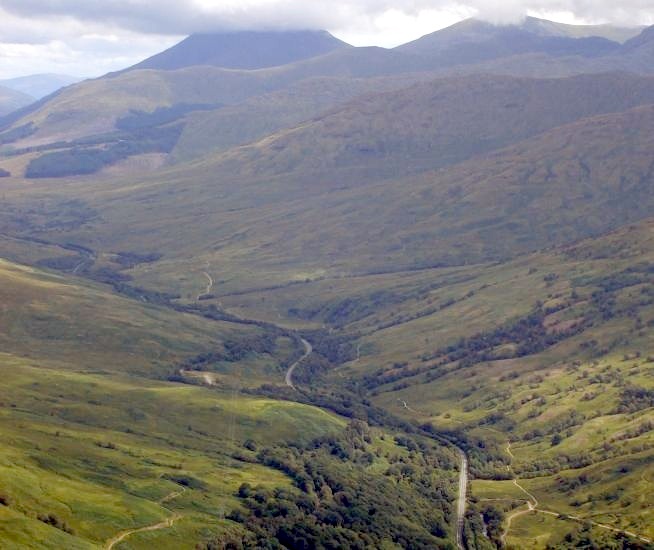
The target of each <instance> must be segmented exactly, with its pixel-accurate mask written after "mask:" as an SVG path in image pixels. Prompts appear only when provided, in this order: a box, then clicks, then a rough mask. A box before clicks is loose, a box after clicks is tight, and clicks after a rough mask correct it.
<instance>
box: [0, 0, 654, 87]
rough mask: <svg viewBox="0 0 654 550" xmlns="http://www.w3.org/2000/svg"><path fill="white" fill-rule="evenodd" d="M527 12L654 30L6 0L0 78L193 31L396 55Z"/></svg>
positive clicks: (483, 14) (646, 9)
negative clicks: (275, 34) (258, 33)
mask: <svg viewBox="0 0 654 550" xmlns="http://www.w3.org/2000/svg"><path fill="white" fill-rule="evenodd" d="M527 14H529V15H535V16H538V17H544V18H551V19H555V20H559V21H564V22H582V23H583V22H586V23H603V22H608V23H614V24H620V25H649V24H653V23H654V5H652V2H651V0H621V2H616V1H615V0H458V1H457V0H332V1H331V2H325V1H324V0H156V1H155V0H0V78H7V77H10V76H17V75H18V74H25V72H26V70H27V71H29V72H53V71H55V72H64V73H69V74H71V73H72V74H80V75H90V74H100V73H102V72H106V71H108V70H114V69H118V68H120V67H124V66H127V65H130V64H133V63H135V62H137V61H139V60H141V59H143V58H145V57H148V56H149V55H152V54H154V53H156V52H158V51H161V50H163V49H165V48H167V47H169V46H170V45H172V44H173V43H174V42H177V41H179V40H180V39H181V38H182V37H184V36H186V35H189V34H193V33H207V32H215V31H225V30H322V29H325V30H328V31H330V32H332V33H333V34H335V35H336V36H337V37H339V38H341V39H343V40H345V41H347V42H349V43H352V44H354V45H357V46H360V45H379V46H387V47H389V46H395V45H399V44H401V43H403V42H408V41H410V40H413V39H415V38H418V37H419V36H421V35H424V34H427V33H430V32H433V31H435V30H438V29H440V28H443V27H446V26H448V25H451V24H453V23H455V22H457V21H460V20H462V19H465V18H468V17H478V18H481V19H484V20H486V21H490V22H492V23H497V24H499V23H516V22H519V21H520V20H521V19H523V18H524V16H525V15H527ZM26 67H30V68H29V69H26Z"/></svg>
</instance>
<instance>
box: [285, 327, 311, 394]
mask: <svg viewBox="0 0 654 550" xmlns="http://www.w3.org/2000/svg"><path fill="white" fill-rule="evenodd" d="M301 340H302V345H303V346H304V355H303V356H302V357H300V358H299V359H298V360H297V361H296V362H295V363H293V364H292V365H291V366H290V367H289V368H288V370H287V371H286V385H287V386H288V387H289V388H293V389H294V390H297V388H296V387H295V384H293V372H295V369H296V368H297V367H298V366H299V365H300V363H302V361H304V360H305V359H306V358H307V357H309V355H311V354H312V353H313V346H312V345H311V343H310V342H307V341H306V340H305V339H304V338H302V339H301Z"/></svg>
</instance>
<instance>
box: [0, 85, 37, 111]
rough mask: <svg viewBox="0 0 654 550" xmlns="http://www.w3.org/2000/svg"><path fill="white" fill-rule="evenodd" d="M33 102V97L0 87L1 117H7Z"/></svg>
mask: <svg viewBox="0 0 654 550" xmlns="http://www.w3.org/2000/svg"><path fill="white" fill-rule="evenodd" d="M33 102H34V98H33V97H31V96H29V95H27V94H24V93H22V92H18V91H16V90H12V89H11V88H8V87H6V86H2V85H0V116H4V115H7V114H9V113H11V112H13V111H16V110H17V109H20V108H21V107H25V106H26V105H29V104H30V103H33Z"/></svg>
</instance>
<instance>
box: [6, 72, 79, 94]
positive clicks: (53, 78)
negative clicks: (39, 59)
mask: <svg viewBox="0 0 654 550" xmlns="http://www.w3.org/2000/svg"><path fill="white" fill-rule="evenodd" d="M80 80H82V79H81V78H78V77H75V76H69V75H63V74H33V75H29V76H21V77H18V78H10V79H9V80H0V86H4V87H6V88H10V89H12V90H16V91H17V92H21V93H23V94H26V95H28V96H30V97H32V98H34V99H35V100H36V99H41V98H43V97H45V96H48V95H50V94H51V93H53V92H56V91H57V90H59V89H60V88H64V87H66V86H70V85H71V84H75V83H76V82H79V81H80Z"/></svg>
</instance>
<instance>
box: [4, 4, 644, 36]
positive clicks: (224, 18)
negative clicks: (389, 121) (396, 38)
mask: <svg viewBox="0 0 654 550" xmlns="http://www.w3.org/2000/svg"><path fill="white" fill-rule="evenodd" d="M0 5H1V6H2V8H3V9H4V10H5V11H6V12H7V13H10V14H12V15H14V16H16V17H19V18H30V19H32V18H36V19H37V20H43V19H47V18H53V17H54V18H59V19H60V20H61V19H66V20H69V21H70V20H75V21H77V22H83V23H87V24H88V23H90V24H94V25H106V26H113V27H119V28H123V29H128V30H131V31H136V32H141V33H153V34H172V35H180V34H190V33H193V32H207V31H212V30H221V29H243V28H266V29H284V28H315V29H323V28H327V29H333V30H338V29H341V28H347V27H351V26H352V25H353V24H359V25H361V26H363V27H365V26H369V25H371V24H374V21H376V20H379V19H380V18H383V17H384V16H385V15H387V14H392V13H396V14H399V16H400V17H403V16H406V17H410V18H414V19H417V18H419V16H420V15H421V14H425V13H433V12H438V13H452V12H456V11H459V12H467V13H476V14H478V16H479V17H482V18H484V19H488V20H490V21H494V22H498V23H504V22H514V21H518V20H519V19H520V18H521V17H524V15H526V14H527V13H528V12H534V11H536V12H544V11H549V12H568V13H573V14H575V15H576V16H577V17H579V18H581V19H584V20H593V21H599V20H602V21H612V22H616V23H621V24H638V23H649V22H651V21H652V13H653V12H654V7H653V6H652V2H651V0H621V1H620V2H616V1H615V0H461V1H455V0H332V1H331V2H325V1H324V0H156V1H154V0H1V1H0Z"/></svg>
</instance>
